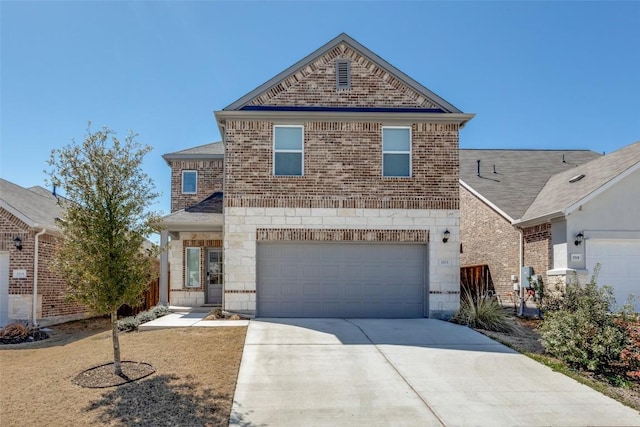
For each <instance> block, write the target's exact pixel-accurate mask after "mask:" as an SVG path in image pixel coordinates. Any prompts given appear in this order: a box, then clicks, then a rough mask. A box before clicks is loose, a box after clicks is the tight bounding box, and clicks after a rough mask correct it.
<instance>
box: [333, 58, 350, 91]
mask: <svg viewBox="0 0 640 427" xmlns="http://www.w3.org/2000/svg"><path fill="white" fill-rule="evenodd" d="M336 89H351V62H350V61H349V60H348V59H336Z"/></svg>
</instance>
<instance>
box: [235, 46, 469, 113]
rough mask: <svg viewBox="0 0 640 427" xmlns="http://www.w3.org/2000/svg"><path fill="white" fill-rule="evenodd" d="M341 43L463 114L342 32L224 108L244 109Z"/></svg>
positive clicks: (448, 109) (448, 110) (444, 108)
mask: <svg viewBox="0 0 640 427" xmlns="http://www.w3.org/2000/svg"><path fill="white" fill-rule="evenodd" d="M341 43H344V44H346V45H348V46H349V47H350V48H352V49H353V50H355V51H356V52H358V53H359V54H360V55H362V56H364V57H366V58H367V59H369V60H370V61H371V62H373V63H374V64H375V65H377V66H378V67H380V68H381V69H383V70H385V71H386V72H388V73H389V74H391V75H392V76H393V77H395V78H397V79H398V80H399V81H400V82H402V83H403V84H405V85H406V86H407V87H409V88H411V89H413V90H414V91H416V92H417V93H419V94H421V95H422V96H424V97H425V98H427V99H429V100H430V101H432V103H433V104H435V105H436V106H437V107H438V109H440V110H441V112H445V113H459V114H462V111H460V110H459V109H457V108H456V107H454V106H453V105H452V104H450V103H448V102H447V101H445V100H444V99H442V98H440V97H439V96H438V95H436V94H435V93H433V92H432V91H430V90H429V89H427V88H426V87H424V86H423V85H422V84H420V83H418V82H417V81H416V80H414V79H412V78H411V77H409V76H408V75H406V74H405V73H403V72H402V71H400V70H398V69H397V68H396V67H394V66H393V65H391V64H389V63H388V62H387V61H385V60H384V59H382V58H381V57H380V56H378V55H376V54H375V53H374V52H372V51H371V50H369V49H367V48H366V47H364V46H363V45H362V44H360V43H358V42H357V41H356V40H354V39H353V38H351V37H350V36H348V35H347V34H346V33H342V34H340V35H338V36H337V37H335V38H334V39H333V40H331V41H329V42H328V43H326V44H325V45H324V46H322V47H320V48H319V49H317V50H315V51H314V52H312V53H310V54H309V55H307V56H306V57H304V58H302V59H301V60H300V61H298V62H296V63H295V64H293V65H292V66H290V67H289V68H287V69H286V70H284V71H282V72H281V73H279V74H277V75H276V76H274V77H273V78H271V79H270V80H268V81H266V82H265V83H263V84H262V85H260V86H258V87H257V88H255V89H254V90H252V91H251V92H249V93H247V94H246V95H244V96H243V97H241V98H240V99H238V100H236V101H234V102H233V103H231V104H229V105H228V106H227V107H225V108H224V109H223V111H236V110H241V109H244V108H245V107H248V104H249V103H250V102H251V101H252V100H254V99H255V98H257V97H258V96H260V95H261V94H264V93H265V92H267V91H269V90H270V89H271V88H273V87H274V86H277V85H279V84H281V83H282V82H283V81H284V80H285V79H287V78H288V77H290V76H292V75H294V74H296V73H297V72H299V71H300V70H302V69H304V68H306V67H308V66H310V65H311V64H312V63H313V62H314V61H316V60H317V59H318V58H320V57H321V56H323V55H325V54H327V53H329V52H330V51H331V50H333V49H334V48H336V47H337V46H339V45H340V44H341ZM300 108H302V107H300Z"/></svg>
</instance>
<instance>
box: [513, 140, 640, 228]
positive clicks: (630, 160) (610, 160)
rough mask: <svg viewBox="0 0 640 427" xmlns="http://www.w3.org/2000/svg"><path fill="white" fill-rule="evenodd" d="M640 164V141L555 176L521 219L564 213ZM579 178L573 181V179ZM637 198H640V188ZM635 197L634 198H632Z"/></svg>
mask: <svg viewBox="0 0 640 427" xmlns="http://www.w3.org/2000/svg"><path fill="white" fill-rule="evenodd" d="M638 163H640V141H638V142H636V143H633V144H631V145H627V146H626V147H624V148H621V149H620V150H618V151H614V152H613V153H610V154H607V155H606V156H602V157H600V158H598V159H595V160H593V161H590V162H588V163H585V164H583V165H580V166H578V167H576V168H573V169H571V170H569V171H564V172H561V173H558V174H556V175H554V176H552V177H551V178H550V179H549V181H548V182H547V184H546V185H545V186H544V188H543V189H542V191H540V193H539V194H538V196H537V197H536V199H535V200H534V201H533V203H532V204H531V206H530V207H529V209H527V211H526V213H525V214H524V216H523V217H522V220H523V221H527V220H531V219H535V218H539V217H542V216H545V215H549V214H552V213H556V212H561V211H564V210H565V209H567V208H569V207H570V206H572V205H573V204H575V203H578V202H579V201H580V200H582V199H584V198H585V197H587V196H588V195H590V194H591V193H593V192H594V191H597V190H598V189H600V188H601V187H602V186H604V185H605V184H607V183H608V182H610V181H611V180H613V179H614V178H616V177H617V176H619V175H620V174H622V173H624V172H625V171H627V170H629V169H630V168H632V167H634V166H635V165H637V164H638ZM580 175H584V177H582V178H580V179H579V180H577V181H575V182H570V180H572V178H574V177H576V178H577V177H580ZM634 190H635V191H637V194H636V195H635V197H640V189H638V188H636V189H634ZM629 196H630V197H632V195H629Z"/></svg>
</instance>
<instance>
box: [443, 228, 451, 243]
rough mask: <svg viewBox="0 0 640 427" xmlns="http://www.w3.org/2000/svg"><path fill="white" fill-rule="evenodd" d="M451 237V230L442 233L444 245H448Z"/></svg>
mask: <svg viewBox="0 0 640 427" xmlns="http://www.w3.org/2000/svg"><path fill="white" fill-rule="evenodd" d="M450 235H451V233H449V230H444V233H442V243H447V242H448V241H449V236H450Z"/></svg>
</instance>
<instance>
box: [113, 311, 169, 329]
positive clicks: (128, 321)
mask: <svg viewBox="0 0 640 427" xmlns="http://www.w3.org/2000/svg"><path fill="white" fill-rule="evenodd" d="M169 313H171V311H170V310H169V308H167V307H165V306H162V305H157V306H155V307H153V308H151V309H150V310H147V311H143V312H141V313H138V315H137V316H129V317H125V318H124V319H120V320H118V330H120V331H122V332H130V331H135V330H137V329H138V326H140V325H141V324H142V323H146V322H150V321H152V320H155V319H157V318H158V317H162V316H165V315H167V314H169Z"/></svg>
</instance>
